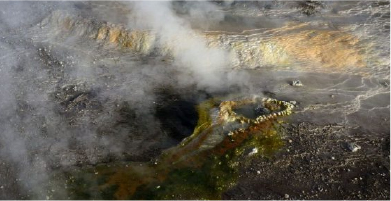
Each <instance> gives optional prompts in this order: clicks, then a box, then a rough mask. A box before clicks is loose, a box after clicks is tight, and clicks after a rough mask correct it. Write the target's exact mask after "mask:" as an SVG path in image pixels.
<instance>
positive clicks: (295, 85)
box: [291, 80, 303, 87]
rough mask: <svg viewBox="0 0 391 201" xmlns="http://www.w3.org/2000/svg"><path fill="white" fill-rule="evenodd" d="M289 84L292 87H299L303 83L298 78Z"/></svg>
mask: <svg viewBox="0 0 391 201" xmlns="http://www.w3.org/2000/svg"><path fill="white" fill-rule="evenodd" d="M291 85H292V86H294V87H301V86H303V83H301V81H300V80H294V81H292V84H291Z"/></svg>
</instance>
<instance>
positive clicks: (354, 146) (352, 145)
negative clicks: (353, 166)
mask: <svg viewBox="0 0 391 201" xmlns="http://www.w3.org/2000/svg"><path fill="white" fill-rule="evenodd" d="M346 147H347V148H348V150H349V151H351V152H356V151H358V150H359V149H361V146H360V145H358V144H356V143H354V142H349V143H347V144H346Z"/></svg>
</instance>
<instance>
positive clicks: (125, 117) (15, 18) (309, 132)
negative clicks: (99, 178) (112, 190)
mask: <svg viewBox="0 0 391 201" xmlns="http://www.w3.org/2000/svg"><path fill="white" fill-rule="evenodd" d="M0 4H1V5H2V6H1V7H2V9H1V11H2V13H1V23H0V33H2V35H1V38H0V53H1V54H0V57H1V58H2V59H1V60H0V66H1V68H0V70H1V75H0V92H1V94H2V98H1V100H0V112H1V113H2V117H1V118H0V128H1V130H2V133H1V134H0V136H1V139H0V198H1V199H33V198H35V199H51V198H60V199H67V198H70V197H69V195H71V194H72V193H69V192H67V190H64V189H66V186H65V187H64V186H63V184H62V183H61V182H60V183H56V182H57V181H56V179H53V178H52V175H55V173H57V172H59V171H60V172H61V171H64V170H65V171H79V170H82V169H85V168H87V169H88V168H92V169H94V168H95V167H97V166H99V165H103V166H110V164H118V163H120V164H128V163H129V164H137V165H138V164H139V163H140V164H144V163H148V162H151V161H152V162H153V161H154V159H156V158H158V157H159V156H160V154H161V153H162V151H163V150H166V149H168V148H170V147H174V146H176V145H178V143H180V142H181V140H182V139H184V138H185V137H188V136H189V135H191V134H192V133H193V130H194V128H196V126H197V122H198V119H199V118H201V114H200V113H199V110H197V108H196V107H197V105H198V104H200V103H202V102H204V101H207V100H210V99H211V98H213V97H225V98H227V97H234V96H235V95H238V94H239V95H240V96H241V97H247V96H248V97H250V96H252V95H261V96H264V97H272V98H276V99H278V100H283V101H295V102H296V106H297V107H295V109H294V114H292V115H290V116H288V117H283V118H281V119H280V120H282V121H283V122H284V123H282V124H279V125H281V126H280V127H281V128H280V130H279V136H280V137H281V138H282V142H283V146H282V147H281V148H280V149H278V151H277V152H275V153H274V154H273V155H271V156H270V155H267V156H266V155H257V156H256V157H254V156H249V154H248V152H243V153H245V154H242V155H240V156H237V157H238V158H237V159H235V160H236V161H238V163H237V166H235V167H236V168H235V171H237V172H235V171H234V172H235V174H232V175H231V174H228V173H227V174H226V173H224V171H222V172H223V173H224V174H221V172H219V174H217V175H218V176H220V177H224V178H223V179H222V180H216V181H218V182H220V181H224V182H232V181H231V178H236V179H234V180H235V181H234V182H233V183H234V185H231V183H230V185H227V186H229V188H227V189H225V190H224V192H221V197H220V198H222V199H385V200H388V199H390V187H389V184H390V78H389V73H390V70H389V69H390V68H389V51H390V50H389V2H383V1H376V2H375V1H373V2H363V1H362V2H355V1H351V2H323V3H321V4H316V3H313V4H312V3H307V4H305V5H303V4H298V3H297V2H247V3H246V2H244V3H243V2H236V3H233V4H231V5H224V4H222V3H216V5H217V6H220V7H217V8H218V9H217V10H213V9H215V7H213V8H212V10H211V12H209V13H207V14H209V15H210V16H208V17H209V18H216V19H218V20H210V21H209V20H208V21H207V23H200V21H202V20H205V19H204V18H203V16H200V15H197V12H198V10H197V9H196V10H192V9H191V8H194V7H197V5H192V6H190V7H189V6H186V4H181V3H180V2H176V3H174V9H176V11H175V12H176V13H177V14H178V15H179V16H182V17H183V18H185V19H188V20H189V21H190V27H192V28H194V29H196V30H197V33H199V32H203V31H206V34H211V33H213V34H214V35H217V36H220V39H221V40H220V39H219V40H220V41H218V42H216V43H224V44H223V45H222V46H223V47H224V48H230V47H232V48H233V49H234V50H235V51H238V52H239V53H238V54H240V55H239V56H238V57H240V58H242V57H241V55H246V54H248V55H250V56H248V57H245V56H243V58H244V59H243V60H240V61H241V62H242V63H239V65H236V66H234V68H232V69H231V68H228V69H223V70H221V71H219V72H220V74H221V75H222V77H224V78H223V79H225V80H226V83H225V84H224V85H221V84H220V85H219V86H218V87H214V88H213V89H210V88H202V87H199V86H198V85H197V83H194V82H193V83H191V82H190V83H187V82H186V79H190V77H189V76H188V75H187V72H186V71H185V73H184V72H183V71H184V70H183V69H181V68H177V66H176V65H177V64H176V63H175V62H173V60H175V59H172V58H170V57H166V56H160V55H159V51H157V52H152V53H150V54H148V55H140V54H139V53H138V52H134V51H133V50H128V49H126V48H124V47H123V46H120V45H118V44H119V43H120V42H121V41H119V42H118V41H116V40H113V41H111V39H112V37H111V35H110V34H109V33H108V35H109V36H110V37H108V39H107V41H105V40H103V41H99V40H96V38H99V37H94V36H91V35H88V34H92V33H95V32H93V31H92V30H93V29H95V28H97V27H98V28H99V27H100V26H101V25H102V23H103V24H104V22H105V21H107V22H108V23H112V24H115V25H116V26H117V25H118V26H121V27H124V28H125V29H129V30H133V29H132V25H134V24H132V23H130V19H131V18H130V17H129V18H128V17H124V16H128V14H129V12H131V9H132V7H129V5H124V4H123V3H120V2H110V3H109V2H63V3H55V2H52V3H48V4H43V3H39V2H19V3H10V2H1V3H0ZM198 6H199V5H198ZM199 7H200V8H201V9H203V10H205V9H206V10H208V9H211V8H210V7H202V6H199ZM30 10H31V11H30ZM57 10H62V11H61V12H62V13H66V16H70V17H71V18H70V19H77V20H76V21H75V22H76V23H74V27H79V28H80V27H81V29H79V28H78V29H76V28H74V29H73V28H69V29H62V28H61V26H62V25H61V26H58V27H57V26H53V25H56V23H57V24H58V23H62V22H63V21H62V19H64V18H56V17H53V18H51V16H57V15H56V14H54V15H53V12H54V11H57ZM114 11H115V12H114ZM212 11H213V12H212ZM194 12H195V13H194ZM189 13H193V14H189ZM211 13H212V14H211ZM216 13H218V14H216ZM60 16H62V15H60ZM50 19H55V20H52V21H50ZM58 19H60V20H58ZM56 20H58V21H56ZM303 23H304V24H305V23H309V24H310V25H309V26H307V25H306V26H305V27H304V28H301V27H300V26H301V25H302V24H303ZM85 25H88V26H85ZM110 26H111V25H110ZM297 26H299V28H297ZM86 27H87V28H86ZM292 27H295V28H293V31H292V32H290V31H288V32H284V31H286V30H289V29H290V28H292ZM302 29H303V30H304V32H305V31H308V30H310V31H311V30H312V29H313V30H317V31H319V30H321V31H331V32H327V33H331V34H329V35H328V34H327V37H326V38H327V39H330V41H333V42H335V44H336V45H335V47H337V48H335V49H333V48H332V47H331V46H332V45H333V44H326V43H325V46H326V47H327V48H324V47H323V48H319V47H311V46H308V45H309V44H319V43H318V42H317V41H318V40H315V42H309V43H305V42H301V39H302V37H303V35H300V34H301V33H304V32H301V31H302ZM69 30H70V31H69ZM281 30H282V31H281ZM321 31H320V32H319V33H323V32H321ZM334 31H335V32H334ZM305 33H307V32H305ZM339 33H343V34H349V37H345V36H344V35H343V37H341V38H339V37H340V36H341V35H340V34H339ZM252 34H253V35H252ZM276 34H277V35H279V37H280V38H278V39H273V37H274V36H275V35H276ZM284 34H285V35H284ZM295 34H296V35H295ZM114 35H115V34H114ZM319 35H320V36H321V35H322V34H319ZM247 36H248V38H250V39H251V37H253V38H255V39H254V41H261V42H262V41H266V45H265V47H268V48H270V49H267V48H266V49H265V48H263V49H261V53H262V55H264V57H262V58H263V59H265V58H272V59H280V58H279V57H280V56H278V58H277V57H267V56H268V55H286V53H287V52H288V54H289V53H291V54H292V55H293V56H290V57H287V60H283V61H282V60H281V62H280V60H278V61H279V62H274V61H273V62H269V61H268V62H266V60H262V58H261V59H260V60H256V61H257V62H258V63H256V65H253V63H251V62H252V60H251V59H248V58H258V55H255V53H248V51H247V52H246V48H243V51H242V49H235V48H236V46H235V47H234V45H231V44H233V43H235V42H238V43H239V45H240V44H241V43H242V42H243V43H244V44H245V43H247V44H250V45H251V42H250V43H248V41H246V40H248V39H246V37H247ZM284 36H288V37H286V38H284ZM293 36H295V37H297V39H295V38H293V39H292V37H293ZM350 36H353V39H352V37H350ZM135 37H136V38H137V35H136V36H135ZM281 38H282V39H281ZM315 38H316V37H315ZM211 40H212V43H213V38H212V39H211ZM308 40H309V41H311V39H310V38H308ZM250 41H251V40H250ZM268 41H272V42H273V43H267V42H268ZM275 41H277V42H276V43H274V42H275ZM286 41H288V42H286ZM289 41H291V42H292V43H293V44H299V46H300V47H297V48H296V49H295V45H293V46H292V45H289V43H290V42H289ZM352 41H358V42H357V43H356V42H352ZM225 42H226V43H227V44H228V45H227V44H225ZM270 44H272V45H270ZM274 44H277V45H276V46H273V45H274ZM224 45H225V46H224ZM230 45H231V46H230ZM268 45H269V46H268ZM279 45H280V46H279ZM306 45H307V46H306ZM328 45H330V46H328ZM244 47H247V46H244ZM329 47H330V48H329ZM340 47H341V48H340ZM300 48H301V49H300ZM311 48H312V49H311ZM328 48H329V49H328ZM338 48H339V49H338ZM152 49H153V48H152ZM157 49H159V48H157ZM305 49H308V52H307V51H306V52H304V53H303V52H300V51H303V50H305ZM268 50H278V52H270V53H264V52H267V51H268ZM326 50H327V51H329V52H327V51H326ZM262 51H263V52H262ZM284 51H286V52H284ZM317 51H320V53H318V52H317ZM324 51H326V52H324ZM338 51H340V53H343V57H341V56H340V54H334V52H337V53H338ZM250 52H251V51H250ZM313 52H317V54H312V53H313ZM357 55H358V56H357ZM246 58H247V60H246ZM349 59H351V60H349ZM227 60H228V59H227ZM250 60H251V62H250ZM262 61H264V63H262ZM285 61H288V64H287V63H284V62H285ZM336 61H338V62H339V63H341V61H343V62H342V63H343V65H335V64H336V63H337V62H336ZM345 61H349V62H345ZM350 61H353V62H350ZM246 62H247V63H246ZM249 62H250V63H249ZM316 62H318V63H316ZM350 64H354V65H350ZM356 64H357V65H356ZM358 64H359V65H358ZM333 65H334V66H333ZM235 73H236V74H235ZM230 76H231V77H230ZM235 78H236V79H235ZM296 80H299V81H300V82H301V83H302V86H293V82H294V81H296ZM198 84H199V83H198ZM227 99H229V98H227ZM252 108H253V107H250V108H242V109H241V111H239V112H238V113H244V114H245V115H248V116H249V117H251V116H254V115H257V114H258V113H259V111H256V112H254V111H252ZM257 112H258V113H257ZM126 167H127V166H126ZM229 171H231V169H230V170H229ZM229 171H228V172H229ZM201 173H202V172H201ZM234 175H235V176H234ZM174 178H176V177H174ZM174 181H175V180H174ZM203 181H204V180H203ZM167 182H171V180H168V181H167ZM42 184H49V186H50V188H45V187H43V186H44V185H42ZM60 184H61V185H60ZM185 184H186V185H189V183H184V185H185ZM209 184H210V183H208V185H209ZM170 185H172V184H170ZM197 185H202V184H199V183H197ZM173 186H174V187H175V185H173ZM189 186H190V185H189ZM82 189H83V190H84V191H86V192H88V191H89V190H88V189H89V187H88V186H84V188H82ZM140 189H144V190H145V192H148V191H147V190H148V189H147V188H140ZM83 190H81V191H83ZM196 192H198V191H196ZM200 192H201V191H200ZM216 192H220V191H216ZM216 192H213V193H212V194H213V195H215V194H214V193H216ZM138 193H139V194H138V196H140V198H145V197H142V196H144V195H143V192H138ZM166 193H167V192H166ZM176 193H178V192H177V191H176ZM183 194H184V195H185V194H186V195H188V194H187V193H183ZM192 196H193V197H191V198H192V199H199V198H202V196H201V195H200V196H199V197H197V195H192ZM194 196H195V197H194ZM72 198H73V197H72ZM76 198H86V197H83V195H82V196H80V197H77V196H76ZM96 198H107V197H103V195H97V197H96ZM108 198H113V197H110V196H109V197H108ZM177 198H178V199H180V198H181V196H180V195H179V196H178V197H177ZM182 198H183V197H182Z"/></svg>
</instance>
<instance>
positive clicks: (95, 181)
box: [65, 99, 284, 199]
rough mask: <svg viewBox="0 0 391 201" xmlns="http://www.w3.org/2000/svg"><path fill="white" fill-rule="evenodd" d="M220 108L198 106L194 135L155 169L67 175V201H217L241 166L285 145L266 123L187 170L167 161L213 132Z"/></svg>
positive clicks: (116, 167)
mask: <svg viewBox="0 0 391 201" xmlns="http://www.w3.org/2000/svg"><path fill="white" fill-rule="evenodd" d="M220 103H221V101H220V100H218V99H210V100H208V101H205V102H202V103H200V104H199V105H198V106H197V108H196V109H197V112H198V122H197V126H196V128H195V129H194V132H193V134H192V135H191V136H189V137H188V138H186V139H185V140H183V142H182V143H181V144H180V145H179V146H177V147H173V148H171V149H169V151H167V152H164V153H163V154H162V155H161V156H160V157H159V158H158V159H159V160H160V162H159V163H158V164H152V163H144V164H142V163H126V164H125V163H117V164H112V165H110V166H109V165H107V164H106V165H98V166H96V167H94V168H82V169H80V170H79V171H77V172H69V173H67V174H66V176H65V178H68V179H67V188H68V191H69V192H70V193H69V194H68V196H69V198H71V199H221V198H222V194H223V192H225V191H227V190H228V189H229V188H230V187H233V186H234V185H235V184H236V183H237V179H238V176H239V172H238V170H239V167H241V166H243V165H248V164H249V163H248V162H249V161H250V160H251V159H252V158H253V157H271V156H272V155H273V154H274V153H275V152H276V151H278V150H279V149H280V148H281V147H282V146H283V145H284V144H283V142H282V140H281V130H280V129H279V128H280V125H281V122H276V121H268V122H266V123H265V124H262V125H263V126H261V127H259V128H256V129H248V130H246V131H243V133H238V134H239V138H241V139H242V140H239V141H240V143H236V142H231V141H230V140H225V141H224V142H222V143H220V144H218V145H217V146H216V147H215V148H214V150H212V151H207V152H205V153H203V154H197V155H194V156H192V155H190V156H189V157H187V158H186V159H185V160H184V161H183V162H182V161H181V163H185V165H183V164H175V160H174V161H173V160H170V158H171V157H172V156H173V154H176V153H177V152H181V151H180V149H181V147H185V146H186V145H187V144H188V143H190V142H191V141H192V140H196V138H197V136H198V135H199V134H200V133H202V132H204V131H206V130H207V129H211V127H212V126H213V125H212V121H213V120H212V117H211V114H210V112H211V110H212V109H213V108H217V107H218V105H219V104H220ZM240 134H243V135H240ZM241 136H243V137H241ZM230 138H231V137H230ZM231 140H233V139H231ZM227 143H228V144H227ZM230 143H232V144H234V145H232V144H230ZM235 143H236V144H235ZM254 148H256V149H257V150H258V152H257V153H256V154H252V155H251V156H250V155H249V154H248V153H249V150H252V149H254ZM221 150H224V151H221ZM186 153H187V152H184V153H183V154H186ZM180 154H182V153H180ZM194 161H196V163H194ZM173 162H174V163H173ZM186 163H188V164H186ZM69 178H72V179H69Z"/></svg>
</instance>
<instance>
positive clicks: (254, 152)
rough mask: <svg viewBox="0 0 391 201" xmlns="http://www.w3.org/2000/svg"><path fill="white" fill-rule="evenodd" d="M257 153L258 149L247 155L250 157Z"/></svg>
mask: <svg viewBox="0 0 391 201" xmlns="http://www.w3.org/2000/svg"><path fill="white" fill-rule="evenodd" d="M256 153H258V148H256V147H255V148H253V149H252V150H251V152H250V153H248V155H249V156H252V155H254V154H256Z"/></svg>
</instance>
